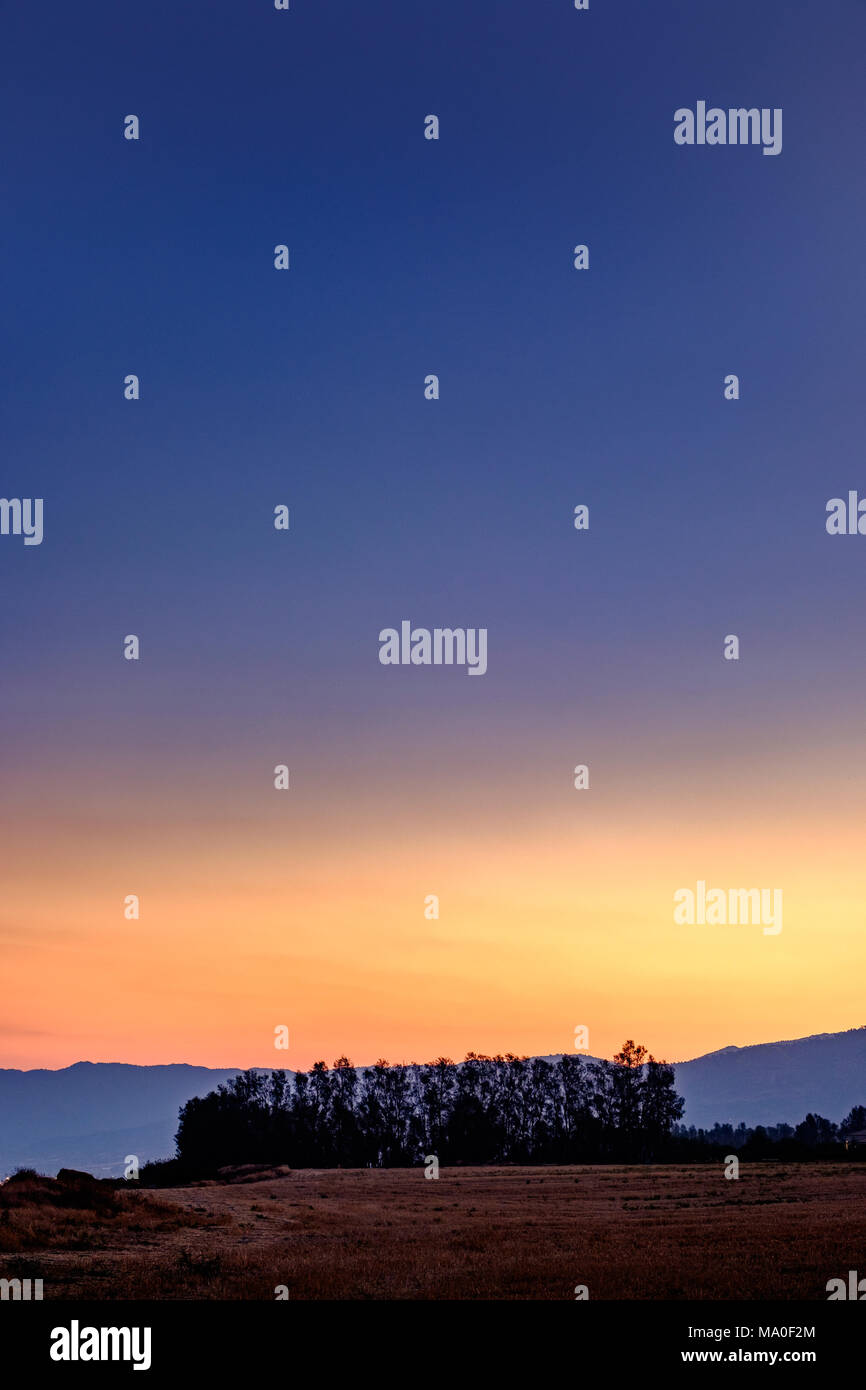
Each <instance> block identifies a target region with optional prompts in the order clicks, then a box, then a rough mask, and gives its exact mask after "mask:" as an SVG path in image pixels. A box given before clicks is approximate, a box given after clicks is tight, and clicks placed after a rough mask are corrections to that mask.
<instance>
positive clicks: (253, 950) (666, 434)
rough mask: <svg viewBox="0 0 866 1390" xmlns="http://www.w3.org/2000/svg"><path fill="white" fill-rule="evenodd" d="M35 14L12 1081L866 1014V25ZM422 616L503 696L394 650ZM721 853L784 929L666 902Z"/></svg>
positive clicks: (15, 649) (743, 15)
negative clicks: (770, 154)
mask: <svg viewBox="0 0 866 1390" xmlns="http://www.w3.org/2000/svg"><path fill="white" fill-rule="evenodd" d="M4 34H5V38H4V49H5V53H4V64H3V66H4V77H5V81H4V84H3V87H4V90H3V94H2V97H0V114H2V122H3V128H4V130H5V131H6V140H5V141H4V144H5V160H4V162H5V165H6V172H5V176H4V181H3V182H4V187H3V195H4V205H5V206H6V210H7V215H6V217H5V219H4V223H5V226H4V246H3V253H2V257H0V264H2V274H3V281H4V287H3V288H4V294H3V299H4V305H5V314H4V322H5V330H6V342H5V353H4V366H3V372H2V381H0V391H2V430H3V437H4V440H5V449H4V468H3V471H2V473H3V476H2V491H3V494H4V495H5V496H7V497H35V496H41V497H43V498H44V506H45V538H44V542H43V544H42V545H41V546H34V547H24V546H23V544H22V541H21V539H20V538H16V537H12V536H0V658H2V680H0V719H2V775H0V810H2V827H0V830H2V839H0V862H2V872H3V881H4V891H3V894H2V902H0V973H2V982H3V989H2V997H3V1006H4V1007H3V1018H2V1031H0V1065H5V1066H23V1067H30V1066H49V1067H56V1066H64V1065H67V1064H68V1063H70V1062H73V1061H76V1060H78V1059H80V1058H87V1059H90V1060H93V1061H109V1060H116V1061H130V1062H168V1061H189V1062H196V1063H205V1064H210V1065H214V1066H234V1065H238V1066H244V1065H261V1066H267V1065H275V1064H288V1065H290V1066H296V1067H297V1066H307V1065H309V1064H310V1063H311V1062H312V1061H313V1060H314V1059H315V1058H317V1057H319V1056H325V1057H327V1058H328V1059H329V1060H332V1059H333V1058H334V1057H335V1056H337V1055H339V1054H340V1053H342V1052H345V1053H348V1055H349V1056H350V1057H352V1058H353V1059H354V1060H355V1061H356V1062H359V1063H360V1062H370V1061H372V1060H374V1059H375V1058H376V1057H379V1056H386V1057H388V1058H390V1060H392V1061H399V1060H407V1061H408V1060H410V1059H413V1058H414V1059H423V1058H426V1057H430V1056H435V1055H438V1054H440V1053H446V1054H449V1055H451V1056H454V1057H459V1056H462V1055H463V1053H464V1052H465V1051H466V1050H467V1049H470V1048H472V1049H475V1050H479V1051H487V1052H493V1051H498V1050H502V1051H504V1050H509V1049H510V1050H513V1051H518V1052H529V1053H531V1052H542V1053H549V1052H555V1051H568V1050H570V1049H571V1048H572V1045H573V1043H572V1040H573V1035H574V1029H575V1026H577V1025H586V1026H588V1027H589V1029H590V1048H591V1051H592V1052H594V1053H596V1054H610V1053H611V1052H612V1051H613V1050H615V1049H616V1048H617V1047H618V1046H619V1044H620V1043H621V1042H622V1041H623V1039H624V1038H626V1037H636V1038H639V1039H640V1040H642V1041H643V1042H645V1043H646V1044H647V1045H648V1046H649V1047H650V1048H651V1049H652V1050H653V1051H654V1052H655V1054H656V1055H657V1056H660V1055H664V1056H667V1057H668V1058H670V1059H672V1060H679V1059H683V1058H685V1057H688V1056H693V1055H695V1054H697V1053H701V1052H705V1051H708V1050H711V1049H713V1048H716V1047H722V1046H725V1045H727V1044H730V1043H738V1044H745V1043H750V1042H759V1041H765V1040H770V1039H774V1038H779V1037H797V1036H801V1035H804V1034H808V1033H814V1032H823V1031H832V1030H836V1029H843V1028H849V1027H853V1026H857V1025H860V1024H863V1023H864V1022H866V1018H864V1016H863V1006H862V996H863V979H864V967H866V930H864V929H866V907H864V854H863V822H864V814H863V802H864V792H866V769H864V762H863V755H862V748H863V735H864V723H866V715H864V709H866V700H864V694H866V645H864V624H866V601H864V600H866V594H864V581H863V570H864V564H866V538H864V537H844V538H832V539H831V538H830V537H828V536H827V534H826V531H825V525H824V523H825V505H826V502H827V500H828V498H830V497H833V496H839V495H841V496H845V495H846V494H847V492H848V489H849V488H854V489H856V488H860V489H861V490H862V491H863V492H864V493H866V470H864V466H863V445H862V436H863V419H862V416H863V400H864V369H866V352H864V347H863V323H864V299H866V296H864V254H863V246H864V240H866V195H864V182H863V176H862V168H863V150H862V142H863V130H864V117H866V90H864V87H863V83H862V81H861V80H860V78H859V76H858V72H857V70H856V66H855V63H854V61H853V60H852V55H853V54H860V53H862V52H863V51H864V44H866V8H864V6H863V4H862V3H859V0H857V2H856V3H855V0H838V2H837V3H832V4H830V5H829V6H818V5H816V4H814V3H810V4H807V3H804V2H803V0H784V3H782V2H781V0H763V3H762V4H761V5H760V6H756V5H755V4H754V0H730V3H727V4H725V5H724V6H711V5H709V4H705V3H695V0H684V2H683V3H680V4H673V3H658V4H656V3H652V2H651V0H591V9H590V10H589V11H588V12H587V13H578V12H576V11H575V10H574V9H573V8H572V7H571V5H570V4H569V0H532V3H530V2H529V0H520V2H518V0H503V2H502V3H495V4H494V3H486V4H481V3H480V0H473V3H468V0H437V3H436V4H434V5H430V4H422V3H421V0H411V2H410V0H369V2H368V3H363V4H359V3H357V0H330V2H328V0H292V9H291V10H290V12H289V13H277V12H275V11H274V10H273V8H272V7H271V6H269V3H268V0H244V3H242V4H239V3H236V2H235V0H232V3H228V0H214V2H213V3H208V4H206V5H205V4H198V5H178V4H177V0H171V2H170V3H169V0H148V2H147V3H142V4H137V5H118V4H117V3H116V0H111V2H110V3H109V0H91V3H88V4H87V5H86V6H77V5H69V4H68V3H60V0H49V3H45V4H40V5H38V6H29V7H24V6H19V7H17V8H16V9H15V10H13V11H10V13H8V14H7V15H6V16H5V18H4ZM699 99H705V100H707V101H708V102H709V103H710V104H717V105H719V106H722V107H725V108H726V107H728V106H758V107H782V108H783V110H784V127H783V129H784V147H783V152H782V154H781V155H780V156H779V157H777V158H766V157H764V156H762V154H761V152H760V150H759V149H754V148H730V147H728V148H718V149H711V148H704V149H698V148H680V147H678V146H676V145H675V144H674V141H673V124H674V123H673V114H674V111H675V109H676V108H678V107H680V106H692V107H694V105H695V103H696V102H697V101H698V100H699ZM431 112H432V113H436V114H437V115H439V117H440V120H441V138H440V140H439V141H438V143H434V142H428V141H425V140H424V138H423V122H424V117H425V116H426V115H427V114H428V113H431ZM129 113H135V114H137V115H138V116H139V117H140V119H141V140H140V141H139V142H138V143H131V142H127V141H126V140H124V139H123V137H122V132H123V118H124V116H125V115H127V114H129ZM579 242H580V243H587V244H588V245H589V247H590V257H591V265H590V270H589V272H588V273H578V272H576V271H575V270H574V269H573V266H572V247H573V246H574V245H575V244H577V243H579ZM277 243H286V244H288V246H289V247H290V250H291V270H290V271H289V272H288V273H277V272H276V271H275V270H274V268H273V248H274V246H275V245H276V244H277ZM130 372H134V373H136V374H138V375H139V376H140V378H141V389H142V398H141V400H140V401H138V402H133V403H131V402H127V401H125V400H124V399H123V379H124V377H125V376H126V374H127V373H130ZM431 372H435V373H437V374H438V375H439V376H440V379H441V391H442V395H441V399H440V400H439V401H438V402H435V403H431V402H427V401H425V400H424V397H423V382H424V378H425V376H426V375H427V374H428V373H431ZM729 372H736V373H738V374H739V376H740V381H741V399H740V400H739V401H738V402H736V403H732V402H726V401H725V400H724V399H723V381H724V377H725V375H726V374H727V373H729ZM581 502H584V503H587V504H588V505H589V506H590V509H591V528H590V530H589V532H587V533H582V534H578V533H576V532H575V531H574V529H573V526H572V513H573V508H574V506H575V505H576V504H577V503H581ZM277 503H285V504H287V505H288V506H289V507H290V508H291V513H292V529H291V531H290V532H289V533H288V534H285V533H277V532H275V531H274V530H273V527H272V516H273V508H274V506H275V505H276V504H277ZM404 618H408V619H410V620H411V621H412V622H413V623H414V624H416V625H419V626H425V627H430V628H432V627H435V626H458V627H459V626H464V627H468V626H483V627H486V628H487V629H488V633H489V637H488V661H489V667H488V672H487V674H486V675H485V676H484V677H483V678H474V679H469V678H467V675H466V673H465V671H462V670H459V669H457V670H455V669H433V668H429V669H424V668H421V669H406V670H404V669H392V668H386V667H382V666H381V665H380V664H379V662H378V659H377V658H378V633H379V631H380V629H382V628H385V627H390V626H399V623H400V621H401V620H402V619H404ZM127 633H136V634H138V635H139V637H140V639H141V643H142V659H141V660H140V661H139V662H138V663H132V662H126V661H124V660H123V659H122V639H123V637H124V635H125V634H127ZM727 633H737V634H738V635H739V636H740V639H741V644H742V649H741V659H740V661H739V663H732V662H726V661H724V660H723V659H722V643H723V638H724V636H725V634H727ZM277 763H287V764H288V765H289V766H290V768H291V779H292V787H291V790H290V792H288V793H277V792H276V791H274V789H273V768H274V766H275V764H277ZM576 763H588V764H589V766H590V775H591V787H590V790H589V791H588V792H582V793H579V792H576V791H575V790H574V789H573V786H572V769H573V767H574V765H575V764H576ZM699 878H703V879H705V880H707V881H708V882H709V883H710V884H711V885H715V886H722V887H726V888H727V887H729V886H731V887H753V886H754V887H760V886H766V887H781V888H782V889H783V892H784V904H785V907H784V911H785V917H784V929H783V931H782V933H781V935H779V936H777V937H765V936H764V935H763V934H762V932H761V929H760V927H758V926H754V927H752V926H747V927H727V928H708V927H697V926H695V927H681V926H675V925H674V923H673V914H672V898H673V893H674V891H675V890H676V889H677V888H679V887H683V886H694V884H695V882H696V880H697V879H699ZM129 893H137V894H139V895H140V898H141V919H140V921H139V922H137V923H130V922H126V921H125V920H124V917H123V900H124V897H125V896H126V895H127V894H129ZM432 893H436V894H438V895H439V897H440V902H441V916H440V919H439V921H427V920H425V918H424V913H423V908H424V899H425V895H427V894H432ZM279 1024H285V1025H287V1026H288V1027H289V1030H290V1037H291V1047H290V1049H289V1052H288V1053H275V1051H274V1048H273V1045H272V1039H273V1032H274V1028H275V1026H276V1025H279Z"/></svg>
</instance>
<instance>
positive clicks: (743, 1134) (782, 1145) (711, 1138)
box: [670, 1105, 866, 1162]
mask: <svg viewBox="0 0 866 1390" xmlns="http://www.w3.org/2000/svg"><path fill="white" fill-rule="evenodd" d="M863 1131H866V1106H864V1105H855V1106H853V1107H852V1109H851V1110H850V1111H849V1112H848V1114H847V1115H846V1116H845V1118H844V1120H843V1121H842V1123H841V1124H839V1125H837V1124H834V1123H833V1121H832V1120H826V1119H825V1118H824V1116H823V1115H813V1114H811V1113H810V1114H808V1115H807V1116H806V1118H805V1119H804V1120H801V1122H800V1124H798V1125H785V1124H779V1125H755V1126H754V1128H751V1129H750V1128H749V1127H748V1126H747V1125H745V1124H739V1125H737V1126H736V1128H735V1127H734V1126H733V1125H720V1124H715V1125H713V1127H712V1128H711V1129H695V1126H694V1125H688V1126H687V1125H679V1124H677V1125H674V1126H673V1130H672V1132H671V1146H670V1147H671V1152H672V1153H677V1154H678V1155H680V1156H685V1155H691V1156H692V1158H695V1157H701V1156H708V1157H713V1158H715V1157H718V1155H719V1154H722V1153H725V1154H727V1153H731V1152H732V1151H733V1152H735V1153H737V1154H738V1155H739V1157H740V1158H745V1159H762V1158H771V1159H775V1160H777V1161H778V1162H782V1161H784V1160H785V1159H791V1160H793V1159H800V1160H802V1159H821V1158H841V1157H842V1156H843V1155H844V1156H845V1157H850V1158H853V1159H858V1158H859V1159H863V1158H866V1146H862V1145H861V1146H859V1147H858V1148H856V1149H851V1150H846V1148H845V1140H846V1138H847V1136H848V1135H849V1134H854V1133H857V1132H860V1133H862V1132H863Z"/></svg>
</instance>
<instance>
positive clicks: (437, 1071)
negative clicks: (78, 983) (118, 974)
mask: <svg viewBox="0 0 866 1390" xmlns="http://www.w3.org/2000/svg"><path fill="white" fill-rule="evenodd" d="M682 1113H683V1101H682V1099H681V1098H680V1097H679V1096H678V1095H677V1094H676V1092H675V1090H674V1073H673V1068H672V1067H671V1066H669V1065H667V1064H666V1063H665V1062H657V1061H656V1060H655V1059H654V1058H653V1057H651V1056H648V1054H647V1050H646V1048H645V1047H641V1046H639V1045H637V1044H635V1043H634V1042H632V1041H631V1040H629V1041H628V1042H626V1043H625V1044H624V1045H623V1048H622V1051H621V1052H619V1053H617V1055H616V1056H615V1057H614V1059H613V1061H612V1062H596V1061H587V1060H584V1059H583V1058H581V1057H579V1056H564V1057H560V1058H557V1059H556V1060H554V1061H551V1062H548V1061H546V1060H545V1059H544V1058H538V1057H536V1058H526V1057H516V1056H513V1055H512V1054H510V1053H509V1054H506V1056H504V1057H503V1056H497V1057H485V1056H479V1055H478V1054H476V1053H474V1052H470V1053H469V1054H468V1055H467V1056H466V1058H465V1060H464V1061H463V1062H461V1063H460V1064H459V1065H458V1064H455V1063H454V1062H453V1061H452V1060H451V1059H450V1058H449V1057H437V1058H436V1060H435V1061H433V1062H428V1063H422V1064H415V1063H411V1064H407V1065H403V1064H400V1065H395V1066H392V1065H390V1064H389V1063H388V1062H387V1061H384V1060H380V1061H378V1062H377V1063H376V1064H375V1066H372V1067H366V1068H363V1069H359V1068H356V1067H354V1066H353V1065H352V1063H351V1062H350V1061H349V1060H348V1058H346V1057H340V1058H338V1059H337V1061H336V1062H335V1063H334V1065H333V1067H330V1068H329V1067H328V1066H326V1064H325V1063H324V1062H316V1063H315V1065H314V1066H313V1068H312V1070H311V1071H308V1072H298V1073H296V1074H295V1075H294V1077H292V1076H291V1075H289V1074H287V1073H286V1072H285V1071H272V1072H267V1071H246V1072H243V1073H242V1074H241V1075H239V1076H237V1077H235V1078H234V1079H233V1080H231V1081H229V1082H227V1083H225V1084H224V1085H221V1086H219V1087H218V1088H217V1090H215V1091H212V1092H211V1093H210V1094H209V1095H207V1096H203V1097H201V1098H196V1099H193V1100H190V1101H188V1102H187V1104H186V1105H185V1106H184V1107H183V1109H182V1110H181V1112H180V1125H179V1129H178V1132H177V1152H178V1161H179V1164H180V1166H181V1167H182V1168H183V1170H185V1171H186V1172H188V1173H194V1174H196V1175H197V1176H205V1175H207V1174H210V1173H213V1172H215V1171H216V1170H218V1169H219V1168H221V1167H226V1166H229V1165H233V1164H244V1163H267V1164H274V1165H276V1164H288V1165H289V1166H290V1167H293V1168H304V1167H333V1166H342V1167H347V1168H358V1167H368V1166H372V1167H393V1166H406V1165H411V1164H416V1163H421V1162H422V1161H423V1159H424V1158H425V1157H426V1156H427V1155H429V1154H435V1155H436V1156H437V1157H438V1159H439V1161H440V1163H443V1164H447V1163H476V1164H479V1163H596V1162H647V1161H650V1160H653V1159H659V1158H661V1157H662V1156H663V1154H664V1151H665V1148H666V1146H667V1145H668V1143H669V1141H670V1136H671V1133H672V1130H673V1127H674V1125H675V1124H676V1122H677V1121H678V1120H679V1119H680V1118H681V1116H682Z"/></svg>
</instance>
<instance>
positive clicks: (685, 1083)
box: [0, 1028, 866, 1177]
mask: <svg viewBox="0 0 866 1390" xmlns="http://www.w3.org/2000/svg"><path fill="white" fill-rule="evenodd" d="M549 1060H555V1058H554V1057H551V1058H549ZM586 1060H587V1061H592V1060H594V1059H593V1058H586ZM674 1069H675V1076H676V1089H677V1091H678V1092H679V1093H680V1095H682V1096H683V1097H684V1098H685V1102H686V1111H685V1116H684V1123H686V1124H689V1125H696V1126H698V1127H703V1128H708V1127H709V1126H711V1125H712V1124H714V1123H715V1122H716V1121H718V1122H719V1123H722V1124H724V1123H730V1124H734V1125H737V1124H739V1123H740V1122H741V1121H742V1122H744V1123H745V1124H747V1125H749V1126H753V1125H758V1124H763V1125H775V1124H779V1123H786V1124H791V1125H794V1124H797V1123H798V1122H799V1121H800V1120H802V1119H803V1117H804V1116H805V1115H806V1114H807V1113H808V1112H810V1111H811V1112H813V1113H818V1114H821V1115H823V1116H825V1117H826V1118H827V1119H830V1120H835V1121H837V1122H838V1121H839V1120H841V1119H842V1117H843V1116H844V1115H845V1114H846V1113H847V1112H848V1111H849V1110H850V1109H851V1107H852V1106H854V1105H866V1028H852V1029H849V1030H847V1031H846V1032H843V1033H818V1034H815V1035H813V1036H812V1037H807V1038H796V1039H792V1040H790V1041H784V1042H770V1043H757V1044H754V1045H753V1046H750V1047H733V1046H731V1047H723V1048H721V1049H720V1050H719V1051H717V1052H708V1053H707V1054H706V1055H704V1056H702V1057H694V1058H692V1059H691V1060H689V1061H685V1062H676V1063H674ZM241 1070H242V1068H240V1067H235V1068H225V1069H217V1068H212V1067H195V1066H189V1065H187V1064H186V1063H175V1064H172V1065H169V1066H150V1067H148V1066H133V1065H129V1064H127V1063H121V1062H76V1063H75V1064H74V1065H73V1066H70V1067H63V1068H61V1069H60V1070H58V1071H46V1070H38V1071H17V1070H0V1175H3V1174H7V1173H10V1172H12V1171H13V1169H14V1168H16V1167H33V1168H37V1169H39V1170H40V1171H41V1172H44V1173H51V1174H54V1173H56V1172H57V1170H58V1169H59V1168H63V1167H68V1168H69V1167H71V1168H81V1169H84V1170H86V1171H88V1172H92V1173H94V1174H95V1175H96V1176H98V1177H119V1176H120V1175H121V1174H122V1173H123V1168H124V1163H125V1160H126V1156H127V1155H128V1154H135V1155H136V1157H137V1158H138V1160H139V1163H145V1162H147V1161H148V1160H149V1159H154V1158H166V1157H169V1156H170V1155H171V1154H173V1152H174V1135H175V1132H176V1130H177V1117H178V1110H179V1109H180V1107H181V1106H182V1105H183V1104H184V1103H185V1102H186V1101H187V1100H189V1099H191V1098H192V1097H193V1096H203V1095H206V1094H207V1092H208V1091H213V1090H215V1089H216V1087H217V1086H218V1085H219V1084H220V1083H221V1082H223V1081H227V1080H228V1079H229V1078H230V1077H232V1076H236V1075H237V1074H238V1072H239V1071H241Z"/></svg>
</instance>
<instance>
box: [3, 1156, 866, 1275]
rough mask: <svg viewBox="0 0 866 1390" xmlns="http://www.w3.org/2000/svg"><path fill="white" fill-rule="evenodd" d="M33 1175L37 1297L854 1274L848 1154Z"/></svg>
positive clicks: (27, 1235) (860, 1184)
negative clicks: (147, 1184)
mask: <svg viewBox="0 0 866 1390" xmlns="http://www.w3.org/2000/svg"><path fill="white" fill-rule="evenodd" d="M40 1181H41V1183H42V1184H43V1186H42V1188H41V1190H40V1189H39V1186H38V1183H39V1182H40ZM45 1181H46V1180H44V1179H43V1180H35V1179H34V1180H31V1184H32V1191H30V1193H29V1194H28V1192H27V1191H26V1187H27V1185H26V1184H22V1185H21V1187H20V1189H19V1191H18V1193H17V1194H15V1193H14V1186H15V1184H14V1183H9V1184H6V1186H5V1187H2V1188H0V1277H4V1278H14V1277H19V1278H27V1277H32V1278H42V1279H43V1280H44V1297H45V1298H46V1299H49V1298H50V1299H72V1298H75V1299H77V1298H82V1299H91V1298H93V1299H108V1300H111V1299H141V1298H144V1299H200V1298H205V1299H273V1298H274V1291H275V1288H276V1286H277V1285H287V1286H288V1289H289V1296H290V1298H291V1299H573V1298H574V1289H575V1286H576V1285H578V1284H585V1285H587V1286H588V1288H589V1296H590V1298H591V1299H683V1298H700V1299H740V1298H746V1299H794V1298H805V1299H819V1300H823V1299H826V1296H827V1295H826V1290H825V1285H826V1283H827V1280H828V1279H830V1278H833V1277H836V1276H843V1277H844V1276H846V1275H847V1271H848V1270H849V1269H857V1268H860V1269H861V1270H862V1272H864V1273H866V1165H859V1164H858V1165H855V1164H838V1165H837V1164H830V1163H826V1164H796V1163H792V1164H779V1165H774V1164H743V1165H742V1166H741V1169H740V1178H739V1180H737V1181H728V1180H726V1179H725V1178H724V1176H723V1169H722V1165H718V1166H715V1165H714V1166H703V1165H701V1166H698V1165H684V1166H677V1167H670V1166H665V1167H662V1166H658V1167H641V1168H626V1167H610V1168H608V1167H562V1168H450V1169H449V1168H443V1169H442V1170H441V1175H440V1177H439V1179H438V1181H437V1180H433V1181H431V1180H428V1179H425V1177H424V1172H423V1169H420V1168H419V1169H412V1170H406V1169H399V1170H384V1171H383V1170H368V1169H365V1170H339V1169H338V1170H324V1171H312V1170H302V1171H296V1172H288V1171H286V1172H284V1173H283V1174H282V1175H280V1176H275V1177H266V1178H263V1179H261V1180H255V1181H250V1180H247V1181H243V1182H237V1181H234V1182H224V1183H208V1184H200V1185H197V1186H194V1187H187V1188H176V1189H167V1190H164V1191H159V1192H154V1191H135V1190H130V1189H124V1190H122V1191H121V1192H118V1193H117V1194H112V1193H111V1192H110V1190H106V1189H101V1195H97V1196H93V1197H89V1196H88V1195H87V1194H86V1193H85V1194H83V1195H78V1196H74V1195H73V1196H70V1197H62V1195H61V1197H60V1198H58V1194H57V1192H56V1186H57V1185H56V1184H51V1183H50V1180H49V1185H48V1186H47V1187H46V1186H45ZM46 1193H47V1196H46Z"/></svg>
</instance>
